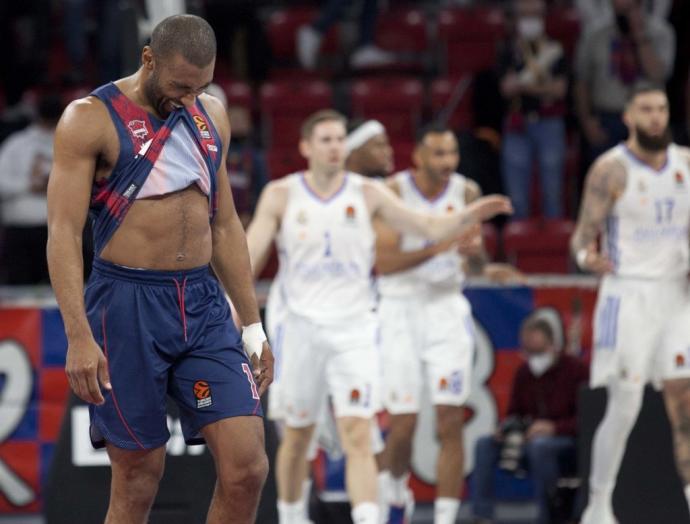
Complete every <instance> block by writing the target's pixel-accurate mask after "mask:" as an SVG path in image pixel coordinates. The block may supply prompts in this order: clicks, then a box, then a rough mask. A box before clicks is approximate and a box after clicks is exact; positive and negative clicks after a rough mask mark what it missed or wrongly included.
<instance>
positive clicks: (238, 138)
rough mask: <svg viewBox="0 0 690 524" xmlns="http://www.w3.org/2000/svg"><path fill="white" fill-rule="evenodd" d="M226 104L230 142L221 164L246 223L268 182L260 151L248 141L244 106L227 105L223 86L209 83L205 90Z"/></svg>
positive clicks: (248, 120) (249, 127) (248, 117)
mask: <svg viewBox="0 0 690 524" xmlns="http://www.w3.org/2000/svg"><path fill="white" fill-rule="evenodd" d="M206 91H207V92H208V94H210V95H213V96H215V97H216V98H218V99H219V100H220V101H221V102H223V105H224V106H225V107H226V108H227V112H228V118H229V119H230V125H231V127H232V134H231V135H230V145H229V147H228V156H227V160H226V163H225V166H226V168H227V171H228V176H229V177H230V186H231V188H232V196H233V200H234V201H235V208H236V209H237V214H238V216H239V217H240V220H241V221H242V224H243V225H244V226H245V227H246V226H247V225H248V224H249V222H250V220H251V218H252V214H253V213H254V207H255V206H256V201H257V200H258V198H259V194H260V193H261V190H262V189H263V187H264V186H265V185H266V183H267V182H268V173H267V169H266V160H265V158H264V154H263V151H262V150H261V149H259V148H258V147H256V146H255V145H254V143H253V141H252V119H251V115H250V113H249V110H248V109H247V108H246V107H243V106H238V105H228V100H227V97H226V96H225V93H224V92H223V89H222V88H221V87H220V86H218V85H217V84H211V85H210V86H209V87H208V89H207V90H206Z"/></svg>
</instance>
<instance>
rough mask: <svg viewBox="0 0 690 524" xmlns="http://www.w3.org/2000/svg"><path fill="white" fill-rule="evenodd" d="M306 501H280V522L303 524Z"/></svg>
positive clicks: (281, 523) (284, 523) (280, 523)
mask: <svg viewBox="0 0 690 524" xmlns="http://www.w3.org/2000/svg"><path fill="white" fill-rule="evenodd" d="M304 512H305V509H304V502H303V501H302V500H298V501H297V502H285V501H283V500H279V501H278V522H279V524H302V523H303V522H304Z"/></svg>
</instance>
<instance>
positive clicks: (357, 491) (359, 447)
mask: <svg viewBox="0 0 690 524" xmlns="http://www.w3.org/2000/svg"><path fill="white" fill-rule="evenodd" d="M337 424H338V434H339V435H340V441H341V443H342V445H343V451H344V452H345V457H346V459H347V460H346V465H345V483H346V487H347V494H348V496H349V498H350V504H351V505H352V520H353V521H354V522H356V523H358V524H359V523H362V524H378V513H379V508H378V503H377V489H378V487H377V481H376V473H377V468H376V461H375V460H374V453H373V451H372V449H371V419H370V418H364V417H338V418H337Z"/></svg>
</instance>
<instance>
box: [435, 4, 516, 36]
mask: <svg viewBox="0 0 690 524" xmlns="http://www.w3.org/2000/svg"><path fill="white" fill-rule="evenodd" d="M503 18H504V17H503V11H502V9H501V8H500V7H484V6H479V7H470V8H466V7H460V8H447V9H442V10H441V11H440V12H439V14H438V38H439V40H441V41H442V42H451V41H456V42H457V41H460V40H464V41H469V40H475V41H487V40H489V41H497V40H500V39H501V38H503V36H504V34H505V27H504V19H503Z"/></svg>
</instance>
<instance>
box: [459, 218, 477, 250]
mask: <svg viewBox="0 0 690 524" xmlns="http://www.w3.org/2000/svg"><path fill="white" fill-rule="evenodd" d="M456 244H457V248H458V251H459V252H460V254H461V255H477V254H479V253H481V251H482V226H481V225H479V224H474V225H473V226H470V227H469V228H467V229H466V230H465V231H463V232H462V233H460V235H459V236H458V237H457V240H456Z"/></svg>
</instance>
